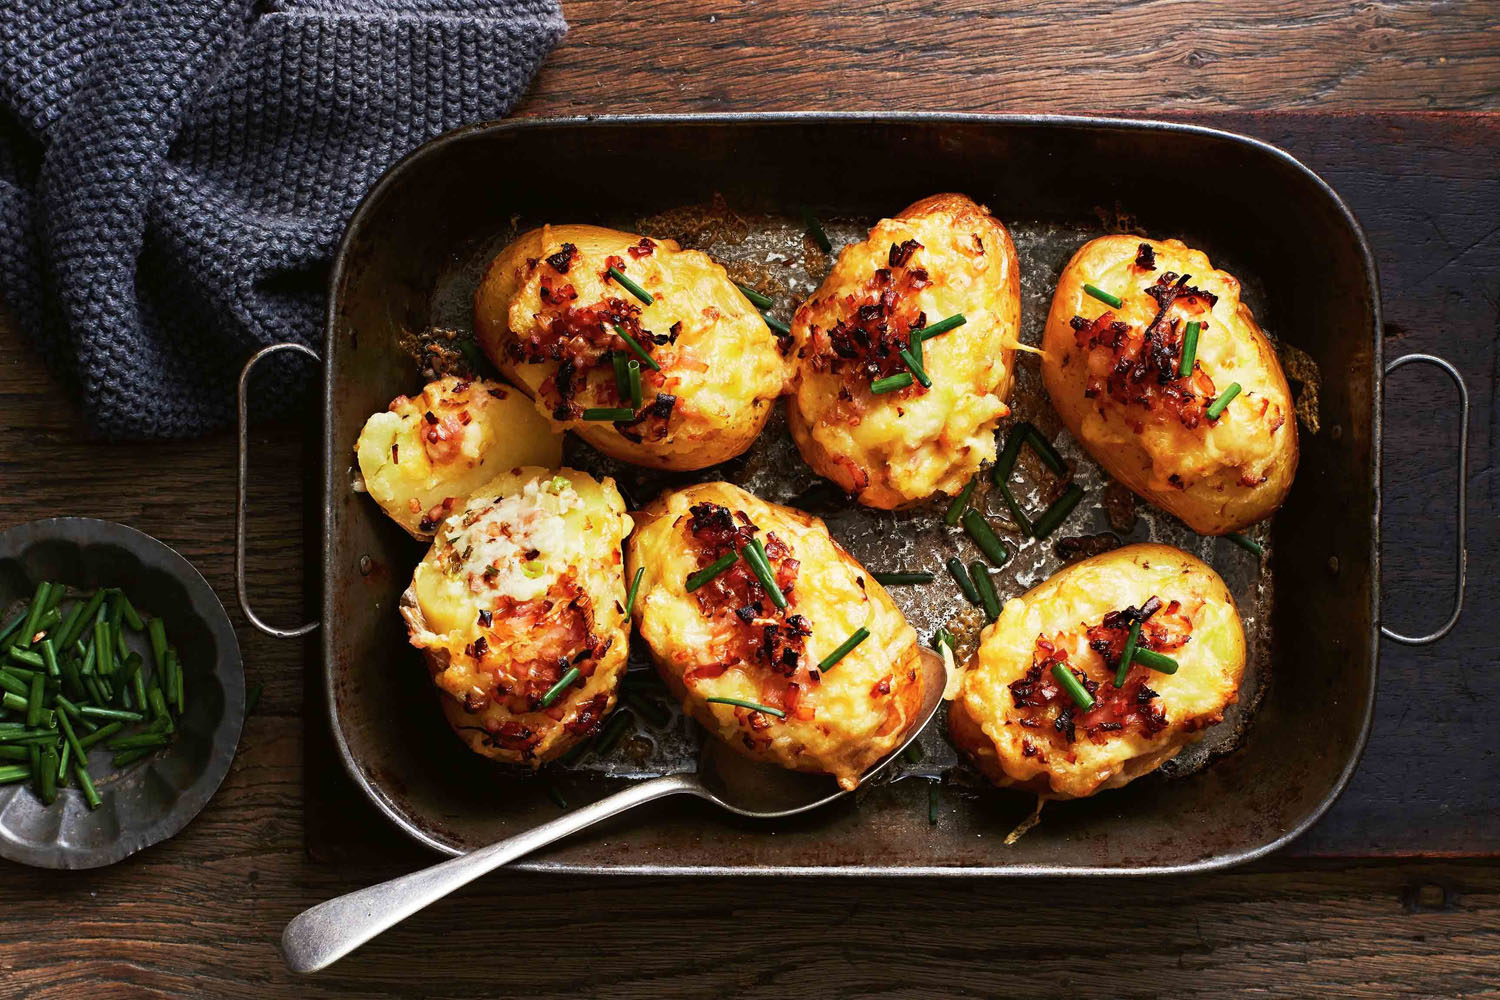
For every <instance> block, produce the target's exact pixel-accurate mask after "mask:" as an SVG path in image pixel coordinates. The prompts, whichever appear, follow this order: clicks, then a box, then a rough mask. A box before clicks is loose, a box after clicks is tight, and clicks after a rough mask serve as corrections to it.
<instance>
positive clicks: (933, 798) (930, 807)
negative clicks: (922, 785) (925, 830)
mask: <svg viewBox="0 0 1500 1000" xmlns="http://www.w3.org/2000/svg"><path fill="white" fill-rule="evenodd" d="M937 813H938V779H936V778H929V779H928V780H927V822H928V823H929V824H930V825H932V826H937V819H938V817H937Z"/></svg>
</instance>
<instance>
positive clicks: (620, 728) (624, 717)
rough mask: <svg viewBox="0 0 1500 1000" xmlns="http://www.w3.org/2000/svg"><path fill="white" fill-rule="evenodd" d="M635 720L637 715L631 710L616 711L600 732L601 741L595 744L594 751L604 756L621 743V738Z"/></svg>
mask: <svg viewBox="0 0 1500 1000" xmlns="http://www.w3.org/2000/svg"><path fill="white" fill-rule="evenodd" d="M633 722H635V716H633V715H631V714H630V713H629V712H616V713H615V714H614V716H613V717H611V718H610V720H609V725H607V726H605V727H604V731H603V732H602V733H600V734H599V742H598V743H595V744H594V752H595V753H597V754H598V755H599V756H601V757H603V756H604V755H605V754H607V753H609V752H610V751H611V750H613V749H614V748H615V747H617V746H619V745H620V739H621V738H622V737H623V736H624V735H625V730H627V729H629V728H630V725H631V723H633Z"/></svg>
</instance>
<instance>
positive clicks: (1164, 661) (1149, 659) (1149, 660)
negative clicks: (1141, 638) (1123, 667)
mask: <svg viewBox="0 0 1500 1000" xmlns="http://www.w3.org/2000/svg"><path fill="white" fill-rule="evenodd" d="M1134 660H1135V662H1136V663H1139V664H1140V665H1141V666H1143V667H1149V668H1150V669H1152V670H1155V671H1156V672H1157V673H1159V674H1175V673H1177V661H1176V660H1174V659H1172V658H1171V657H1170V656H1166V655H1164V654H1162V653H1158V652H1157V651H1156V650H1154V649H1137V650H1136V651H1135V658H1134Z"/></svg>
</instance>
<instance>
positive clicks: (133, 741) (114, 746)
mask: <svg viewBox="0 0 1500 1000" xmlns="http://www.w3.org/2000/svg"><path fill="white" fill-rule="evenodd" d="M171 742H172V738H171V737H170V736H168V735H166V734H165V733H137V734H136V735H134V736H121V737H120V738H119V739H117V740H110V741H109V742H108V743H106V744H105V746H104V748H105V749H106V750H138V749H140V748H141V747H164V746H166V745H167V744H169V743H171Z"/></svg>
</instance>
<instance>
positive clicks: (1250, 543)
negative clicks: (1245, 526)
mask: <svg viewBox="0 0 1500 1000" xmlns="http://www.w3.org/2000/svg"><path fill="white" fill-rule="evenodd" d="M1224 537H1225V538H1227V539H1229V540H1230V541H1231V542H1233V543H1234V544H1236V545H1238V546H1239V547H1240V548H1242V549H1244V550H1245V551H1246V552H1253V553H1255V554H1256V555H1258V556H1263V555H1265V554H1266V550H1265V549H1263V548H1261V545H1260V542H1257V541H1256V540H1255V539H1253V538H1249V537H1247V536H1245V535H1242V534H1240V533H1239V532H1237V531H1231V532H1230V533H1229V534H1227V535H1225V536H1224Z"/></svg>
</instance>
